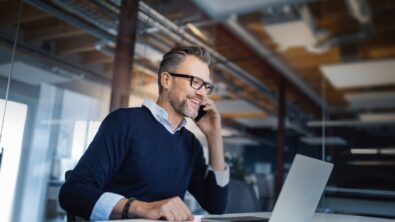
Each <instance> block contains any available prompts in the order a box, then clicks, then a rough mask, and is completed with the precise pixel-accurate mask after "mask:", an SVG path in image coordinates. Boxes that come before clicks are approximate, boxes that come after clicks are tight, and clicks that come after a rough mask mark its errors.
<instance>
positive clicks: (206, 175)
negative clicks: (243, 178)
mask: <svg viewBox="0 0 395 222" xmlns="http://www.w3.org/2000/svg"><path fill="white" fill-rule="evenodd" d="M196 146H198V153H197V157H196V160H195V163H194V169H193V173H192V177H191V180H190V182H189V187H188V190H189V192H190V193H191V194H192V195H193V196H194V197H195V198H196V200H197V201H198V202H199V203H200V205H201V206H202V207H203V208H204V209H205V210H207V212H209V213H210V214H222V213H223V212H224V211H225V208H226V203H227V198H228V185H227V184H226V185H225V186H222V187H221V186H219V185H218V183H217V181H216V177H215V174H214V172H213V171H211V170H208V165H207V164H206V161H205V159H204V156H203V148H202V146H201V145H200V143H199V141H197V140H196Z"/></svg>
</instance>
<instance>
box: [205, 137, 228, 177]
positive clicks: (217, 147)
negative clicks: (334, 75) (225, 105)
mask: <svg viewBox="0 0 395 222" xmlns="http://www.w3.org/2000/svg"><path fill="white" fill-rule="evenodd" d="M206 138H207V143H208V151H209V164H210V166H211V168H212V169H213V170H214V171H223V170H225V160H224V143H223V140H222V135H221V131H220V130H218V131H217V132H216V133H213V134H210V135H207V136H206Z"/></svg>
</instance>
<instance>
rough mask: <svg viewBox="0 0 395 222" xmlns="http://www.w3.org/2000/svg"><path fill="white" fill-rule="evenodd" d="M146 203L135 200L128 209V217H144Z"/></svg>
mask: <svg viewBox="0 0 395 222" xmlns="http://www.w3.org/2000/svg"><path fill="white" fill-rule="evenodd" d="M145 205H146V202H144V201H140V200H137V199H136V200H135V201H133V203H132V204H131V205H130V207H129V212H128V213H129V217H131V218H136V217H144V209H145Z"/></svg>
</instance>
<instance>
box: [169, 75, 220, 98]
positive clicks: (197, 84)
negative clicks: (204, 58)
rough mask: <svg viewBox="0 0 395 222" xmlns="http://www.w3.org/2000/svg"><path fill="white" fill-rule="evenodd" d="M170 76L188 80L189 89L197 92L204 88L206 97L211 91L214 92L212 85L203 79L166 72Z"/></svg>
mask: <svg viewBox="0 0 395 222" xmlns="http://www.w3.org/2000/svg"><path fill="white" fill-rule="evenodd" d="M168 73H169V74H170V75H171V76H175V77H181V78H189V79H190V81H191V87H192V88H194V89H197V90H200V89H201V88H202V87H203V86H204V90H205V92H206V95H210V94H211V93H212V92H213V90H214V85H213V84H211V83H209V82H205V81H204V80H203V79H201V78H199V77H196V76H191V75H186V74H180V73H174V72H168Z"/></svg>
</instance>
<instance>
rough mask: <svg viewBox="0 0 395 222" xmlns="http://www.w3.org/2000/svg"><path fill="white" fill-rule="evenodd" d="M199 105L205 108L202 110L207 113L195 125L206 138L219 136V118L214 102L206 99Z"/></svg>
mask: <svg viewBox="0 0 395 222" xmlns="http://www.w3.org/2000/svg"><path fill="white" fill-rule="evenodd" d="M200 105H201V106H205V107H204V108H203V110H204V111H206V112H207V113H206V114H205V115H204V116H203V117H202V118H201V119H200V120H199V121H197V122H196V125H197V126H198V127H199V128H200V130H201V131H202V132H203V133H204V135H206V137H207V136H211V135H216V136H217V135H218V134H221V116H220V114H219V112H218V110H217V108H216V107H215V105H214V102H213V101H212V100H211V99H209V98H206V99H205V100H204V101H203V102H202V103H201V104H200Z"/></svg>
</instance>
